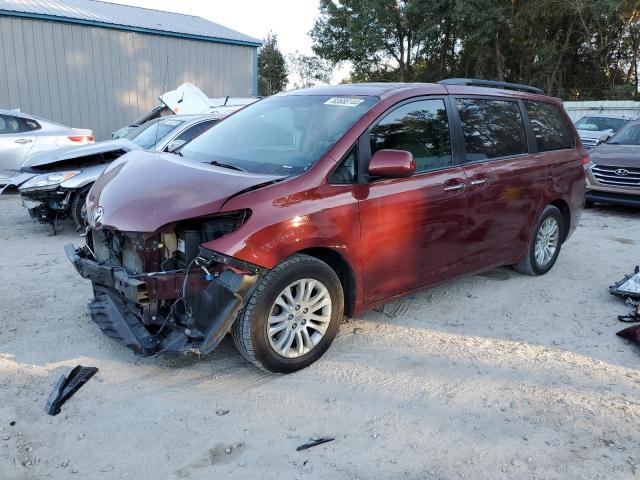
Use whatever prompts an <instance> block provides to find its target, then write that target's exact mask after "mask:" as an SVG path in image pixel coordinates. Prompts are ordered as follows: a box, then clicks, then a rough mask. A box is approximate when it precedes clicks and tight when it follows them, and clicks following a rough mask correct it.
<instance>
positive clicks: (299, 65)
mask: <svg viewBox="0 0 640 480" xmlns="http://www.w3.org/2000/svg"><path fill="white" fill-rule="evenodd" d="M288 60H289V65H290V67H291V68H290V70H292V71H293V72H295V73H296V74H297V76H298V78H299V80H300V81H299V82H295V83H294V85H295V87H296V88H310V87H313V86H315V85H317V84H318V83H324V84H326V83H329V82H330V81H331V71H332V68H331V65H330V63H329V62H327V61H326V60H323V59H321V58H319V57H317V56H315V55H304V54H302V53H300V52H298V51H296V52H295V53H293V54H291V55H289V58H288Z"/></svg>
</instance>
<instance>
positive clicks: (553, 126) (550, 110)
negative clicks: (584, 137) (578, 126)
mask: <svg viewBox="0 0 640 480" xmlns="http://www.w3.org/2000/svg"><path fill="white" fill-rule="evenodd" d="M524 104H525V106H526V107H527V113H528V114H529V118H530V119H531V127H532V128H533V133H534V134H535V136H536V141H537V142H538V151H540V152H548V151H549V150H562V149H564V148H573V146H574V143H575V142H574V139H573V133H572V132H571V128H569V125H568V124H567V121H566V120H565V118H564V115H562V112H561V111H560V109H559V108H558V107H557V106H556V105H552V104H550V103H544V102H530V101H526V102H524Z"/></svg>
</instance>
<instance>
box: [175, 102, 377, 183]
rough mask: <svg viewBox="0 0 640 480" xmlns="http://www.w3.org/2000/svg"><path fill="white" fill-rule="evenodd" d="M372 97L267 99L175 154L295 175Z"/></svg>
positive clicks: (330, 141)
mask: <svg viewBox="0 0 640 480" xmlns="http://www.w3.org/2000/svg"><path fill="white" fill-rule="evenodd" d="M377 101H378V98H377V97H331V96H319V95H286V96H274V97H269V98H267V99H265V100H262V101H260V102H257V103H254V104H253V105H249V106H248V107H246V108H244V109H243V110H240V111H239V112H238V113H236V114H234V115H232V116H230V117H229V118H227V119H225V120H224V121H223V122H220V123H219V124H218V125H216V128H212V129H210V130H207V131H206V132H204V133H203V134H202V135H200V136H198V137H196V138H195V139H193V140H192V141H191V142H189V143H188V144H186V145H185V146H184V147H183V148H182V149H181V150H180V153H181V154H182V155H183V156H184V157H186V158H191V159H193V160H197V161H201V162H207V163H221V164H227V165H232V166H235V167H238V168H240V169H242V170H246V171H248V172H252V173H263V174H284V175H291V174H297V173H300V172H303V171H305V170H306V169H308V168H309V167H310V166H311V165H313V164H314V163H315V162H316V161H318V159H319V158H320V157H321V156H322V155H323V154H324V153H325V152H326V151H327V150H328V149H329V148H330V147H331V146H332V145H333V144H334V143H336V142H337V141H338V139H339V138H340V137H341V136H342V134H343V133H344V132H346V131H347V129H348V128H349V127H351V126H352V125H353V124H354V123H355V122H356V120H358V119H359V118H360V117H361V116H362V115H363V114H364V113H365V112H366V111H367V110H369V109H370V108H371V106H372V105H373V104H374V103H376V102H377Z"/></svg>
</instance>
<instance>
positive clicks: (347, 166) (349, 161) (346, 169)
mask: <svg viewBox="0 0 640 480" xmlns="http://www.w3.org/2000/svg"><path fill="white" fill-rule="evenodd" d="M356 166H357V162H356V147H353V148H352V149H351V151H349V153H348V154H347V156H346V157H345V158H344V160H342V162H341V163H340V165H339V166H338V168H336V169H335V171H334V172H333V173H332V174H331V178H329V183H333V184H348V183H355V181H356Z"/></svg>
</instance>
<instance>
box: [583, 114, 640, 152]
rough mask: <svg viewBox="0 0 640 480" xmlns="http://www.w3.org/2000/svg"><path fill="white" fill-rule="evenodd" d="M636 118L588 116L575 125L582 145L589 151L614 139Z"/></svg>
mask: <svg viewBox="0 0 640 480" xmlns="http://www.w3.org/2000/svg"><path fill="white" fill-rule="evenodd" d="M631 120H636V117H626V116H620V115H587V116H585V117H582V118H581V119H580V120H578V121H577V122H576V123H575V126H576V130H578V136H579V137H580V141H581V142H582V145H583V146H584V148H586V149H587V150H591V149H592V148H594V147H597V146H598V145H600V144H601V143H604V142H606V141H607V139H609V138H610V137H612V136H613V135H614V134H615V133H616V132H617V131H618V130H620V129H621V128H622V127H624V126H625V125H626V124H627V123H629V122H630V121H631Z"/></svg>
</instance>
